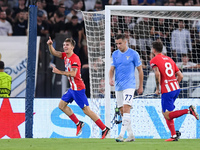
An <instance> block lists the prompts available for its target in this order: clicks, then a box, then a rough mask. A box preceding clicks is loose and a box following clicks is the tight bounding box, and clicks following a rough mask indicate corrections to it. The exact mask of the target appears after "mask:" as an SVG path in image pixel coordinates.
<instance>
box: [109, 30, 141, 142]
mask: <svg viewBox="0 0 200 150" xmlns="http://www.w3.org/2000/svg"><path fill="white" fill-rule="evenodd" d="M115 43H116V45H117V48H118V50H116V51H114V52H113V54H112V59H113V62H112V64H111V68H110V72H109V84H110V85H111V86H114V85H115V91H116V99H117V107H118V108H119V109H120V113H121V115H122V127H121V132H120V134H119V136H118V137H117V138H116V139H115V140H116V141H117V142H123V141H124V140H123V137H124V134H125V131H126V130H127V132H128V135H129V136H128V138H127V139H126V140H125V142H131V141H135V137H134V135H133V131H132V128H131V115H130V110H131V107H132V102H133V97H134V92H135V88H136V81H135V68H137V70H138V72H139V80H140V81H139V89H138V91H137V92H138V94H142V92H143V70H142V63H141V61H140V56H139V54H138V53H137V52H136V51H135V50H133V49H131V48H129V47H127V44H126V43H127V41H126V38H125V36H124V35H123V34H119V35H117V37H116V39H115ZM114 72H115V81H114V80H113V76H114Z"/></svg>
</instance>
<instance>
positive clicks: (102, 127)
mask: <svg viewBox="0 0 200 150" xmlns="http://www.w3.org/2000/svg"><path fill="white" fill-rule="evenodd" d="M95 123H96V124H97V125H98V127H99V128H100V129H101V130H104V129H105V128H106V126H105V125H104V124H103V122H102V121H101V120H100V119H98V120H97V121H96V122H95Z"/></svg>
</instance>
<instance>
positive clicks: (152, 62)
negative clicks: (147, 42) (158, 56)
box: [150, 59, 157, 69]
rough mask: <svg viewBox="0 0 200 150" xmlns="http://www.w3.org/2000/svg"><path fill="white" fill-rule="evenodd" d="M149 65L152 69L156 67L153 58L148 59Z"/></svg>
mask: <svg viewBox="0 0 200 150" xmlns="http://www.w3.org/2000/svg"><path fill="white" fill-rule="evenodd" d="M150 66H151V68H152V69H153V68H154V67H157V65H156V62H155V59H152V60H151V61H150Z"/></svg>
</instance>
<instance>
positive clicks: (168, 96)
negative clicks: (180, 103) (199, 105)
mask: <svg viewBox="0 0 200 150" xmlns="http://www.w3.org/2000/svg"><path fill="white" fill-rule="evenodd" d="M179 92H180V90H176V91H172V92H169V93H163V94H162V96H161V105H162V111H163V115H164V117H165V120H166V123H167V126H168V128H169V130H170V132H171V138H170V139H167V140H166V141H178V138H179V137H178V135H177V134H176V131H175V126H174V120H173V118H170V117H169V116H170V113H173V110H174V108H175V106H174V102H175V100H176V98H177V97H178V94H179ZM184 111H185V110H184ZM184 113H185V112H184Z"/></svg>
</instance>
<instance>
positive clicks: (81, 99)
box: [74, 90, 110, 139]
mask: <svg viewBox="0 0 200 150" xmlns="http://www.w3.org/2000/svg"><path fill="white" fill-rule="evenodd" d="M74 100H75V101H76V103H77V104H78V105H79V107H80V108H81V109H82V110H83V112H84V113H85V114H86V115H87V116H89V117H90V118H91V119H92V120H93V121H94V122H95V123H96V125H97V126H98V127H99V128H100V129H101V130H102V139H104V138H105V137H106V135H107V134H108V131H109V130H110V129H109V128H108V127H106V126H105V125H104V123H103V122H102V121H101V119H100V118H99V117H98V116H97V114H96V113H94V112H93V111H92V110H91V109H90V107H89V103H88V100H87V97H86V95H85V90H81V91H75V94H74Z"/></svg>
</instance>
